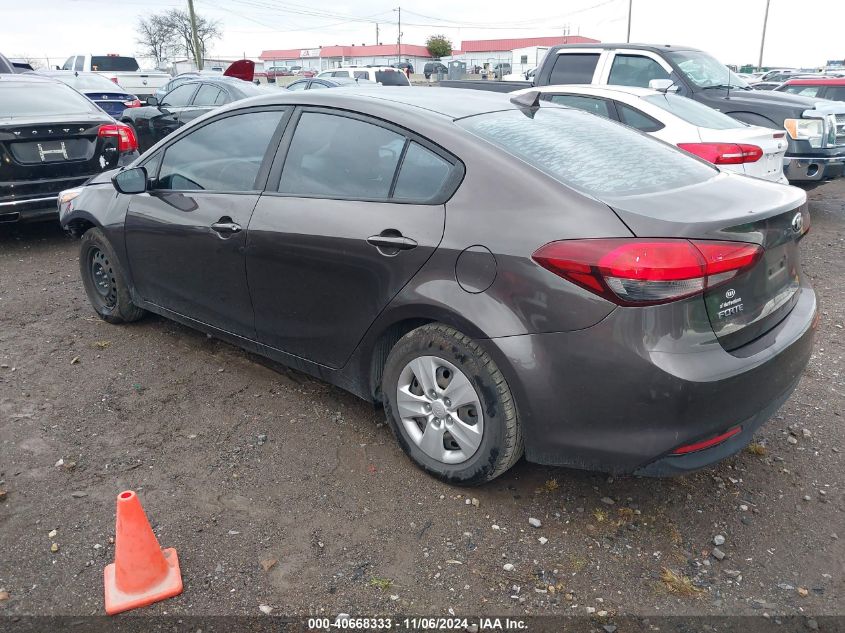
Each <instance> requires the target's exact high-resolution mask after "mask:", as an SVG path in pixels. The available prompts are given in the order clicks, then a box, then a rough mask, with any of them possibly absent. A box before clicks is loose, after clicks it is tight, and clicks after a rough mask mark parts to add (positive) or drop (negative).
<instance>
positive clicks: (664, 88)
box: [648, 79, 678, 92]
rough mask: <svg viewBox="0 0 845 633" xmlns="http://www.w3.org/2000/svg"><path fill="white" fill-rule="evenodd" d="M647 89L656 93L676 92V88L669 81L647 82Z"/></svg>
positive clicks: (672, 82) (673, 83) (654, 80)
mask: <svg viewBox="0 0 845 633" xmlns="http://www.w3.org/2000/svg"><path fill="white" fill-rule="evenodd" d="M648 87H649V88H651V89H652V90H657V91H658V92H670V91H671V92H677V91H678V86H676V85H675V82H674V81H672V80H671V79H652V80H651V81H649V82H648Z"/></svg>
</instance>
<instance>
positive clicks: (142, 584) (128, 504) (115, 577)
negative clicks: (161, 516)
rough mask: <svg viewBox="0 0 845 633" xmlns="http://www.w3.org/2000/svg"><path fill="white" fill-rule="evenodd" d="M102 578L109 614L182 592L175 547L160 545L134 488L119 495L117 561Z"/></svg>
mask: <svg viewBox="0 0 845 633" xmlns="http://www.w3.org/2000/svg"><path fill="white" fill-rule="evenodd" d="M103 578H104V580H105V587H106V613H108V614H109V615H114V614H115V613H121V612H122V611H129V610H130V609H137V608H138V607H146V606H147V605H150V604H152V603H153V602H158V601H159V600H164V599H165V598H172V597H173V596H178V595H179V594H180V593H182V572H180V571H179V558H178V557H177V556H176V550H175V549H173V548H172V547H171V548H168V549H166V550H162V549H161V547H160V546H159V544H158V539H156V536H155V534H153V529H152V528H151V527H150V522H149V521H147V516H146V515H145V514H144V509H143V508H142V507H141V502H140V501H139V500H138V496H137V495H136V494H135V493H134V492H133V491H131V490H127V491H126V492H121V493H120V494H119V495H118V496H117V524H116V527H115V533H114V562H113V563H112V564H111V565H107V566H106V568H105V570H103Z"/></svg>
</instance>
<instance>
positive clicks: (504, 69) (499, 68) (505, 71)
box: [493, 64, 512, 79]
mask: <svg viewBox="0 0 845 633" xmlns="http://www.w3.org/2000/svg"><path fill="white" fill-rule="evenodd" d="M511 72H512V69H511V65H510V64H496V65H495V66H493V75H494V76H495V77H496V78H497V79H502V78H503V77H504V76H505V75H509V74H511Z"/></svg>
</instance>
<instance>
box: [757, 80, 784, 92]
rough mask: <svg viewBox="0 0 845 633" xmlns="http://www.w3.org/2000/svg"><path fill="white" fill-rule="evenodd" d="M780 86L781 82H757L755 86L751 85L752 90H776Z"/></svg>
mask: <svg viewBox="0 0 845 633" xmlns="http://www.w3.org/2000/svg"><path fill="white" fill-rule="evenodd" d="M778 86H780V82H779V81H757V82H755V83H753V84H749V87H750V88H751V89H752V90H774V89H775V88H777V87H778Z"/></svg>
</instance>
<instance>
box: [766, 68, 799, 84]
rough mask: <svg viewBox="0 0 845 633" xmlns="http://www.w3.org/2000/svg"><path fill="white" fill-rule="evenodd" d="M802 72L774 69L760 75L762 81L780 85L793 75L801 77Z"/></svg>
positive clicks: (793, 69) (791, 69)
mask: <svg viewBox="0 0 845 633" xmlns="http://www.w3.org/2000/svg"><path fill="white" fill-rule="evenodd" d="M801 72H802V71H800V70H798V69H796V68H773V69H772V70H767V71H766V72H764V73H763V74H762V75H760V81H776V82H778V83H783V82H784V81H786V80H787V79H789V78H790V77H792V76H793V75H799V74H801Z"/></svg>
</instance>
